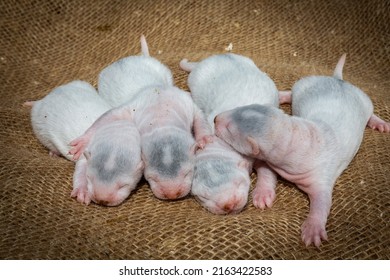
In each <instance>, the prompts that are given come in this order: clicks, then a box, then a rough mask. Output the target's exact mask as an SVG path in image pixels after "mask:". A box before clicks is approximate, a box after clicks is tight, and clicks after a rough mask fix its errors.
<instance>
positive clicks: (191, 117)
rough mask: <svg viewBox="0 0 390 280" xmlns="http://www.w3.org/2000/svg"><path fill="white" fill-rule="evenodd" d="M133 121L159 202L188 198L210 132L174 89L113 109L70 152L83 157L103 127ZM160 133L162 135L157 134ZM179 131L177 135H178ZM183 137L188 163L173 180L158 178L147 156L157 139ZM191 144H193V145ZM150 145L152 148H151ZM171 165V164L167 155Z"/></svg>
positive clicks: (187, 100)
mask: <svg viewBox="0 0 390 280" xmlns="http://www.w3.org/2000/svg"><path fill="white" fill-rule="evenodd" d="M118 119H122V120H132V121H134V123H135V124H136V126H137V128H138V130H139V132H140V134H141V137H142V140H141V143H142V145H143V148H142V150H143V151H142V156H143V159H144V162H145V174H144V175H145V178H146V179H147V180H148V181H149V183H150V185H151V189H152V191H153V193H154V194H155V195H156V197H158V198H160V199H178V198H181V197H183V196H185V195H187V194H188V192H189V191H190V186H191V178H190V177H191V176H192V168H193V162H192V163H191V161H192V160H191V158H192V157H193V156H194V153H195V149H196V148H197V147H200V148H203V147H204V146H205V145H206V144H207V143H209V142H210V141H212V140H211V139H212V137H211V131H210V128H209V126H208V124H207V121H206V120H205V118H204V117H203V114H202V113H201V112H200V110H199V109H198V108H197V107H196V106H195V105H194V104H193V103H192V100H191V98H190V97H189V96H188V94H186V92H183V91H181V90H179V89H178V88H175V87H168V88H158V87H150V88H147V89H145V90H144V91H143V92H140V93H139V94H138V98H137V99H136V100H133V101H132V102H130V103H126V104H124V105H122V106H120V107H117V108H115V109H112V110H110V111H108V112H107V113H105V114H104V115H103V116H102V117H101V118H99V119H98V120H97V121H96V122H95V123H94V124H93V125H92V126H91V127H90V128H89V129H88V130H87V131H86V132H85V133H84V135H82V136H81V137H79V138H77V139H75V140H73V141H72V142H71V143H70V144H71V145H72V146H73V147H72V148H71V150H70V151H69V153H70V154H72V155H73V156H74V159H77V158H79V157H80V155H81V154H82V153H83V151H84V149H85V147H86V146H87V145H88V143H89V141H90V139H91V137H92V136H93V135H94V133H95V132H96V130H97V129H98V128H99V127H101V126H102V125H105V124H109V123H111V122H112V121H115V120H118ZM192 128H193V130H194V133H195V140H196V144H194V141H193V138H192V134H191V130H192ZM157 130H159V132H158V133H157ZM175 131H177V132H175ZM172 134H175V135H176V136H178V135H181V136H180V137H179V138H180V139H181V140H180V141H181V142H180V143H181V144H180V145H181V147H183V145H186V147H187V148H186V149H187V153H188V160H189V161H188V162H187V163H183V166H181V167H180V170H179V171H178V172H179V173H178V174H177V175H176V176H175V178H172V176H163V174H158V173H156V172H155V171H153V170H154V169H153V168H152V165H153V162H154V160H152V161H151V160H150V158H149V156H150V155H149V156H146V155H147V154H150V149H151V148H153V146H150V144H151V143H152V142H153V140H155V139H164V137H165V136H168V135H172ZM191 141H192V142H191ZM148 145H149V146H148ZM167 157H168V159H167V160H168V161H169V160H170V161H172V159H170V158H169V155H167Z"/></svg>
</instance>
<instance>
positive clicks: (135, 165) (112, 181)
mask: <svg viewBox="0 0 390 280" xmlns="http://www.w3.org/2000/svg"><path fill="white" fill-rule="evenodd" d="M129 143H131V145H130V144H129ZM118 162H119V163H120V164H119V165H118ZM143 168H144V164H143V162H142V160H141V143H140V135H139V132H138V130H137V129H136V128H135V126H134V125H133V124H131V123H129V122H126V121H116V122H113V123H112V124H110V125H109V126H102V127H100V128H98V129H97V131H96V134H95V135H94V136H93V137H92V139H91V141H90V142H89V145H88V146H87V150H85V152H84V153H83V156H82V157H81V158H80V159H79V160H78V161H77V162H76V167H75V172H74V175H73V191H72V193H71V197H74V198H76V199H77V201H78V202H80V203H83V204H86V205H88V204H89V203H90V202H91V201H93V202H95V203H97V204H101V205H105V206H117V205H119V204H121V203H122V202H123V201H124V200H125V199H126V198H127V197H128V196H129V195H130V193H131V192H132V191H133V190H134V189H135V188H136V186H137V184H138V182H139V180H140V179H141V176H142V172H143Z"/></svg>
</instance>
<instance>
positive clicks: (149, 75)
mask: <svg viewBox="0 0 390 280" xmlns="http://www.w3.org/2000/svg"><path fill="white" fill-rule="evenodd" d="M141 50H142V55H140V56H128V57H125V58H122V59H120V60H118V61H116V62H114V63H112V64H111V65H109V66H107V67H106V68H104V69H103V70H102V71H101V72H100V74H99V79H98V91H99V95H100V96H102V97H103V98H104V99H105V100H106V101H107V102H108V103H109V104H110V105H111V106H112V107H117V106H119V105H122V104H123V103H126V102H127V101H129V100H131V99H132V98H134V97H135V96H136V94H137V93H138V92H140V91H141V90H143V89H145V88H148V87H151V86H173V77H172V73H171V71H170V70H169V69H168V67H166V66H165V65H164V64H162V63H161V62H160V61H158V60H157V59H155V58H154V57H151V56H150V55H149V49H148V45H147V43H146V39H145V36H143V35H142V36H141Z"/></svg>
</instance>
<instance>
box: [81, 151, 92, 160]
mask: <svg viewBox="0 0 390 280" xmlns="http://www.w3.org/2000/svg"><path fill="white" fill-rule="evenodd" d="M83 154H84V156H85V158H86V159H87V160H89V159H90V158H91V152H90V151H88V150H85V151H84V153H83Z"/></svg>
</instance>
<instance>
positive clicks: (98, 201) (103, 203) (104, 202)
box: [95, 200, 110, 206]
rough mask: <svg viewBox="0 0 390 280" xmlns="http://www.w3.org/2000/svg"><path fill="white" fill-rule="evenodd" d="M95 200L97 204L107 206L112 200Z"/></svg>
mask: <svg viewBox="0 0 390 280" xmlns="http://www.w3.org/2000/svg"><path fill="white" fill-rule="evenodd" d="M95 202H96V203H97V204H100V205H104V206H107V205H109V204H110V201H108V200H96V201H95Z"/></svg>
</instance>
